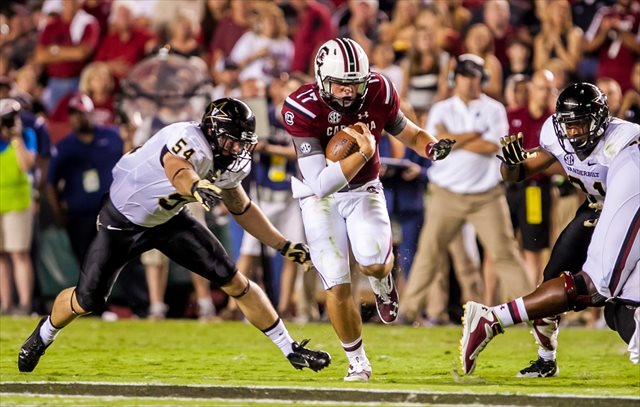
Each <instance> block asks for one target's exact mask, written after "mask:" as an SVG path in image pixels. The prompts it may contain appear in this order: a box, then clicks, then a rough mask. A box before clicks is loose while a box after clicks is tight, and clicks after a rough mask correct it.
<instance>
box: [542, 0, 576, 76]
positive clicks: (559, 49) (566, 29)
mask: <svg viewBox="0 0 640 407" xmlns="http://www.w3.org/2000/svg"><path fill="white" fill-rule="evenodd" d="M541 13H543V16H544V17H543V19H542V27H541V30H540V33H539V34H538V35H536V36H535V38H534V40H533V50H534V52H533V69H535V70H540V69H543V67H544V66H545V64H546V63H547V61H549V60H550V59H553V58H559V59H560V60H561V61H562V62H564V64H565V66H566V67H567V71H568V72H569V74H570V75H571V76H572V77H575V76H576V73H577V71H578V66H579V64H580V60H581V59H582V36H583V33H582V30H581V29H580V28H579V27H576V26H574V25H573V22H572V18H571V6H570V5H569V1H568V0H552V1H547V2H546V4H544V9H543V10H541Z"/></svg>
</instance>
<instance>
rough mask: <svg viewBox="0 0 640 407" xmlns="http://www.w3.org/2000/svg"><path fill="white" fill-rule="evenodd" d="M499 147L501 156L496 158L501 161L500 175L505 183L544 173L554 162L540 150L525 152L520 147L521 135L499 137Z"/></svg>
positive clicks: (550, 156) (549, 155) (547, 154)
mask: <svg viewBox="0 0 640 407" xmlns="http://www.w3.org/2000/svg"><path fill="white" fill-rule="evenodd" d="M500 146H501V148H502V155H501V156H500V155H498V156H497V157H498V158H499V159H500V161H502V164H501V166H500V174H501V175H502V179H503V180H505V181H509V182H518V181H522V180H524V179H527V178H529V177H531V176H533V175H535V174H538V173H540V172H542V171H544V170H545V169H547V168H549V166H551V164H553V163H554V162H555V161H556V159H555V158H554V157H553V156H552V155H551V154H549V153H548V152H546V151H545V150H543V149H541V148H536V149H533V150H530V151H525V150H524V148H523V147H522V133H518V134H515V135H507V136H504V137H501V138H500Z"/></svg>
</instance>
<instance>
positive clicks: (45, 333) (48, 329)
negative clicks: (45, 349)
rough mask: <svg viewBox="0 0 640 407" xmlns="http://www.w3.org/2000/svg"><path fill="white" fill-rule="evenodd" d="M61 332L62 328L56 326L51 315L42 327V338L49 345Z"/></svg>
mask: <svg viewBox="0 0 640 407" xmlns="http://www.w3.org/2000/svg"><path fill="white" fill-rule="evenodd" d="M59 332H60V328H56V327H54V326H53V325H52V324H51V316H49V317H47V320H46V321H44V324H42V326H41V327H40V339H42V342H44V344H45V345H48V344H50V343H51V342H53V340H54V339H56V336H58V333H59Z"/></svg>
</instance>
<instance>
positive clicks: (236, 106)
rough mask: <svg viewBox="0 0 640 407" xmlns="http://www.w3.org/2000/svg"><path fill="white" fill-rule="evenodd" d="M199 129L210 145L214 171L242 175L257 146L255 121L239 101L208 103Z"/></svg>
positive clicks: (225, 100) (217, 100)
mask: <svg viewBox="0 0 640 407" xmlns="http://www.w3.org/2000/svg"><path fill="white" fill-rule="evenodd" d="M200 128H201V129H202V132H203V133H204V135H205V137H206V138H207V140H208V141H209V144H210V145H211V150H212V151H213V156H214V165H215V167H216V169H222V170H226V171H231V172H239V171H242V169H243V168H244V167H246V166H247V164H249V162H251V155H252V153H253V150H254V149H255V147H256V144H258V136H257V135H256V133H255V130H256V117H255V116H254V114H253V112H252V111H251V109H250V108H249V106H247V105H246V103H244V102H243V101H241V100H238V99H234V98H221V99H216V100H214V101H213V102H211V103H209V106H207V109H206V110H205V112H204V116H202V122H201V123H200Z"/></svg>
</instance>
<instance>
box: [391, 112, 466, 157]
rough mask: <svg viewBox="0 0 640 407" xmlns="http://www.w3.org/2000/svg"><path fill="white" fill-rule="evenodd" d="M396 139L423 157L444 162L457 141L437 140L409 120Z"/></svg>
mask: <svg viewBox="0 0 640 407" xmlns="http://www.w3.org/2000/svg"><path fill="white" fill-rule="evenodd" d="M396 138H397V139H398V140H400V141H402V142H403V143H404V144H405V145H406V146H407V147H409V148H411V149H413V150H414V151H415V152H417V153H418V154H420V155H421V156H422V157H426V158H428V159H430V160H433V161H435V160H442V159H443V158H445V157H446V156H448V155H449V153H450V152H451V149H452V148H453V145H454V144H455V140H451V139H447V138H443V139H441V140H438V139H436V138H435V137H433V136H432V135H431V134H429V133H427V131H426V130H424V129H423V128H421V127H420V126H418V125H417V124H415V123H414V122H412V121H411V120H408V119H407V123H406V125H405V126H404V128H403V129H402V131H401V132H400V133H398V134H397V135H396Z"/></svg>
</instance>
